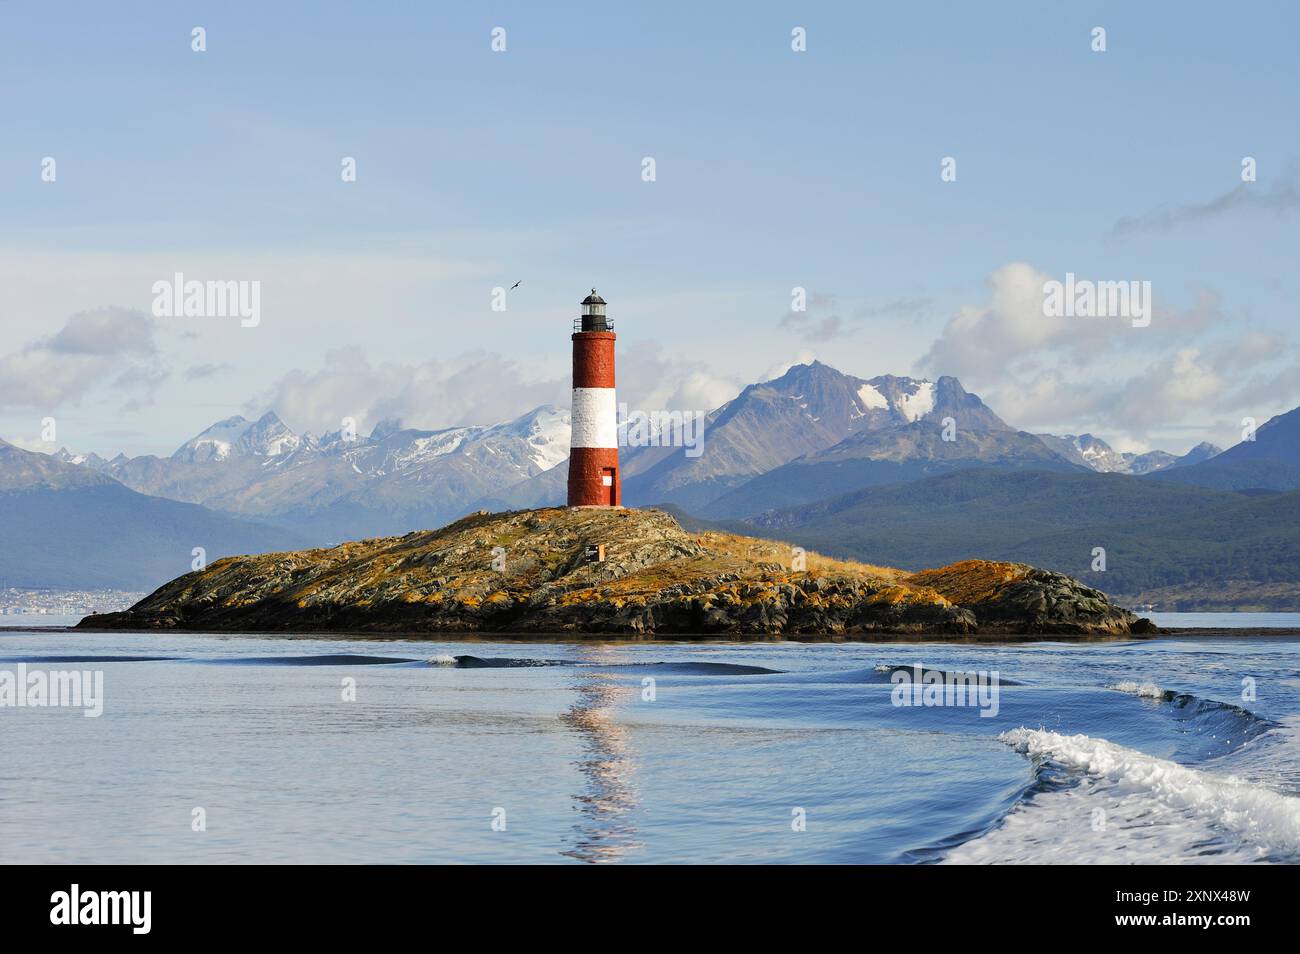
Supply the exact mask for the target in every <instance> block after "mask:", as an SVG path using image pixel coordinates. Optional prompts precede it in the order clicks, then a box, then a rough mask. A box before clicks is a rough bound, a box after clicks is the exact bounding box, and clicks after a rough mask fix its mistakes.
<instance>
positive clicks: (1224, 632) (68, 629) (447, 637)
mask: <svg viewBox="0 0 1300 954" xmlns="http://www.w3.org/2000/svg"><path fill="white" fill-rule="evenodd" d="M4 632H11V633H15V632H21V633H41V634H44V633H125V634H131V635H141V636H145V635H148V636H168V635H175V636H214V637H230V636H247V637H250V638H270V639H285V640H302V639H353V640H359V641H362V642H395V641H404V642H424V643H629V644H633V643H636V644H640V643H988V644H990V645H996V644H999V643H1034V642H1053V643H1057V642H1070V643H1113V642H1124V641H1132V640H1142V641H1146V640H1154V639H1188V638H1192V639H1224V638H1233V639H1236V638H1257V639H1269V638H1273V639H1278V638H1283V639H1285V638H1300V627H1295V626H1277V627H1270V626H1251V627H1242V628H1240V629H1233V628H1229V627H1212V626H1196V627H1191V626H1188V627H1162V628H1161V629H1160V631H1159V632H1158V633H1150V634H1142V635H1123V636H1110V635H1076V634H1060V633H1025V634H1022V635H1017V634H1014V633H1010V634H1009V633H988V634H974V635H969V636H962V635H954V634H952V633H879V634H865V633H863V634H854V635H851V636H844V635H827V636H817V635H810V634H798V635H781V634H773V635H752V636H739V635H737V634H735V633H719V634H716V635H710V634H706V633H702V634H693V635H692V634H686V633H671V634H670V633H665V634H664V635H663V637H662V638H659V637H655V636H650V637H639V636H635V635H630V636H620V635H618V634H614V633H589V634H575V633H552V634H546V633H516V634H511V633H491V632H475V633H467V632H447V633H430V632H429V631H427V630H416V631H412V632H386V633H376V632H357V631H355V630H331V629H322V630H313V631H310V632H304V631H297V632H275V631H265V630H263V631H256V630H249V631H246V632H235V631H221V632H204V631H202V630H190V629H117V628H112V629H109V628H105V629H94V628H90V627H79V626H0V633H4Z"/></svg>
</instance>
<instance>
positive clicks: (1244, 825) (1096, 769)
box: [999, 728, 1300, 858]
mask: <svg viewBox="0 0 1300 954" xmlns="http://www.w3.org/2000/svg"><path fill="white" fill-rule="evenodd" d="M999 738H1000V739H1001V740H1002V741H1003V742H1006V743H1007V744H1008V745H1010V746H1011V747H1012V748H1013V749H1015V750H1016V751H1017V752H1021V753H1024V754H1025V755H1028V756H1030V757H1031V758H1034V759H1036V760H1046V761H1050V762H1053V763H1055V764H1056V765H1058V766H1061V767H1062V768H1065V769H1067V770H1069V771H1073V772H1079V773H1083V774H1085V775H1087V776H1089V777H1090V778H1091V779H1093V780H1096V781H1098V782H1101V783H1104V784H1103V785H1102V786H1101V787H1100V788H1095V787H1094V788H1089V789H1086V790H1085V791H1090V792H1093V793H1095V794H1100V795H1102V796H1104V798H1103V799H1102V805H1100V806H1098V807H1103V806H1104V805H1105V803H1106V801H1107V800H1109V801H1110V802H1111V803H1112V804H1113V805H1114V806H1116V807H1121V806H1124V805H1126V804H1129V805H1131V804H1133V803H1136V804H1137V805H1139V806H1144V807H1145V808H1146V809H1148V810H1149V809H1150V808H1151V807H1152V806H1153V805H1154V806H1155V807H1157V808H1158V809H1161V810H1163V812H1162V813H1157V817H1161V818H1163V820H1164V821H1165V823H1166V824H1169V825H1176V826H1178V827H1179V828H1180V829H1181V830H1184V831H1186V830H1187V828H1188V826H1189V825H1190V826H1191V827H1192V828H1193V829H1196V831H1195V832H1194V837H1195V838H1201V839H1202V841H1201V843H1202V844H1203V843H1204V838H1205V830H1206V829H1210V830H1211V832H1210V836H1211V838H1212V836H1213V831H1214V830H1217V831H1219V832H1228V833H1231V834H1232V835H1233V836H1235V837H1236V838H1237V839H1240V840H1241V841H1242V842H1245V843H1248V844H1249V845H1251V846H1253V847H1254V848H1255V849H1257V851H1258V853H1259V854H1260V855H1261V856H1269V855H1272V856H1284V857H1288V858H1294V857H1295V856H1296V855H1297V854H1300V798H1297V797H1296V796H1294V795H1287V794H1283V793H1281V792H1277V791H1274V790H1272V789H1270V788H1268V787H1266V786H1264V785H1262V784H1260V783H1258V782H1252V781H1247V780H1245V779H1242V778H1239V777H1236V776H1232V775H1216V774H1213V773H1211V772H1208V771H1204V770H1202V769H1197V768H1191V767H1189V766H1186V765H1180V764H1178V763H1177V762H1171V761H1169V760H1167V759H1161V758H1156V757H1155V756H1152V755H1147V754H1146V753H1144V752H1139V751H1137V750H1135V749H1129V748H1125V747H1124V746H1122V745H1117V744H1115V743H1113V742H1109V741H1107V740H1106V739H1094V738H1091V737H1089V736H1086V735H1061V734H1059V733H1056V732H1051V731H1049V730H1046V729H1027V728H1019V729H1012V730H1011V731H1009V732H1004V733H1003V734H1002V735H1001V736H999ZM1029 804H1032V801H1031V803H1029ZM1032 810H1033V809H1032V807H1026V806H1024V805H1022V807H1021V808H1020V809H1018V811H1021V812H1030V811H1032ZM1123 814H1126V813H1123ZM1085 817H1086V816H1085ZM1080 821H1081V820H1080V819H1076V825H1078V824H1080ZM1147 823H1148V824H1150V823H1151V822H1150V819H1148V822H1147ZM1083 827H1089V826H1087V825H1086V824H1084V825H1083ZM1103 830H1104V829H1103ZM1225 850H1226V849H1225Z"/></svg>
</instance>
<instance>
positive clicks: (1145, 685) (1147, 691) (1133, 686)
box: [1106, 679, 1165, 699]
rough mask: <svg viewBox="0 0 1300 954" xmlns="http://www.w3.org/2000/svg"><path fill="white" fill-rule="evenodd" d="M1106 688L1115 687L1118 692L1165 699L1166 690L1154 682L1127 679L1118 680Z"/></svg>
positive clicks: (1146, 697)
mask: <svg viewBox="0 0 1300 954" xmlns="http://www.w3.org/2000/svg"><path fill="white" fill-rule="evenodd" d="M1106 688H1107V689H1114V690H1115V691H1116V692H1127V693H1128V694H1129V695H1130V696H1141V697H1142V698H1143V699H1163V698H1164V696H1165V691H1164V690H1163V689H1161V688H1160V687H1159V686H1157V685H1156V684H1155V683H1154V682H1133V681H1131V680H1127V679H1126V680H1125V681H1124V682H1117V683H1115V685H1113V686H1107V687H1106Z"/></svg>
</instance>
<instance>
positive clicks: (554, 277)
mask: <svg viewBox="0 0 1300 954" xmlns="http://www.w3.org/2000/svg"><path fill="white" fill-rule="evenodd" d="M196 27H202V28H203V31H204V41H205V44H204V45H205V46H206V49H204V50H202V51H196V50H195V49H193V45H194V38H193V30H194V28H196ZM1097 27H1101V28H1103V29H1104V30H1105V49H1104V51H1099V50H1095V49H1094V46H1096V45H1097V40H1096V38H1095V35H1094V30H1095V28H1097ZM1298 27H1300V8H1297V7H1296V5H1295V4H1293V3H1284V2H1264V3H1257V4H1251V5H1250V6H1249V7H1246V8H1233V7H1230V6H1228V5H1223V4H1210V3H1196V2H1192V3H1179V4H1177V5H1174V4H1133V3H1120V2H1116V3H1066V2H1043V0H1033V2H998V3H984V4H971V3H956V2H951V3H947V2H945V3H939V2H934V3H926V2H916V3H906V4H903V3H898V4H861V3H848V2H843V3H806V2H805V3H745V4H739V3H734V4H730V3H728V4H721V3H720V4H698V3H670V2H657V3H653V4H610V3H550V4H545V5H543V4H536V3H518V4H515V3H493V4H471V3H437V4H431V3H338V2H321V3H311V4H308V3H294V2H287V3H276V4H266V3H251V2H250V3H244V2H223V3H185V2H176V3H161V2H157V3H130V2H123V3H118V4H111V5H109V4H94V3H86V4H73V3H62V2H58V0H48V2H20V0H2V2H0V210H2V211H0V282H3V290H4V293H3V295H2V296H0V329H2V337H0V437H3V438H4V439H6V440H9V441H11V442H13V443H17V444H20V445H21V446H25V447H29V448H32V449H39V450H53V449H54V448H55V447H57V446H66V447H68V448H70V449H72V450H74V451H78V452H87V451H95V452H97V453H100V454H102V455H106V456H109V455H112V454H116V453H117V452H119V451H124V452H126V453H127V454H128V455H136V454H146V453H154V454H169V453H171V452H172V451H173V450H175V448H176V447H177V446H179V445H180V444H181V443H183V442H184V441H185V440H187V439H188V438H190V437H191V436H193V435H194V434H196V433H197V432H198V431H200V430H202V429H203V428H204V427H206V426H207V425H209V424H211V423H213V422H214V421H217V420H219V419H221V418H224V417H227V416H230V415H233V414H243V415H245V416H247V417H253V416H257V415H260V414H261V413H263V412H264V411H266V410H268V409H274V410H275V411H277V412H278V413H279V415H280V416H281V417H282V418H283V419H284V420H285V422H286V423H287V424H288V425H289V426H291V427H293V428H295V429H296V430H299V431H304V430H313V431H315V432H316V433H322V432H326V431H330V430H335V429H337V428H338V427H339V425H340V421H341V420H342V419H343V418H345V417H350V418H353V419H354V420H356V421H357V422H358V426H359V429H360V430H361V431H362V432H363V433H364V432H367V431H368V430H369V428H370V427H371V426H373V424H375V423H377V422H378V421H379V420H381V419H385V418H399V419H401V420H402V421H403V422H404V423H405V424H406V425H408V426H417V427H441V426H451V425H457V424H469V423H492V422H494V421H498V420H505V419H508V418H511V417H514V416H517V415H519V414H521V413H524V412H525V411H527V410H529V409H530V408H532V407H534V406H536V405H538V404H541V403H547V402H549V403H556V404H560V405H563V404H565V403H566V402H567V398H568V387H569V380H568V375H569V344H568V340H567V339H568V334H569V333H570V330H571V322H572V318H573V317H574V316H575V315H576V314H577V313H578V302H579V301H580V300H581V299H582V298H583V296H584V295H586V294H587V292H588V291H589V289H590V288H592V287H593V286H594V287H596V288H597V289H598V290H599V291H600V293H601V294H602V295H603V296H604V297H605V298H606V299H607V300H608V302H609V314H610V315H611V317H612V318H613V320H614V322H615V325H616V329H617V332H618V335H619V351H618V361H619V387H620V398H621V399H624V400H627V401H628V402H629V403H630V404H631V405H632V407H634V408H646V409H660V408H676V409H683V410H697V409H698V410H703V409H709V408H712V407H715V406H717V405H719V404H721V403H723V402H724V401H726V400H728V399H730V398H731V397H734V396H735V394H737V393H738V392H739V390H740V389H741V388H743V387H744V386H746V385H748V384H751V383H754V382H756V381H760V380H764V379H766V378H769V377H772V376H775V375H778V374H780V373H781V372H782V371H783V370H784V369H785V368H786V367H788V366H789V365H791V364H792V363H795V362H799V361H808V360H812V359H814V358H816V359H819V360H821V361H823V362H825V363H826V364H829V365H831V366H833V367H836V368H839V369H840V370H842V371H845V372H847V373H850V374H855V375H858V376H860V377H864V378H866V377H873V376H875V375H878V374H886V373H892V374H898V375H913V376H918V377H919V376H926V377H930V378H934V377H936V376H938V375H943V374H951V375H955V376H956V377H958V378H959V379H960V380H961V382H962V383H963V384H964V385H965V387H966V388H967V389H968V390H970V391H973V392H975V393H977V394H979V395H981V396H982V397H983V398H984V400H985V401H986V402H987V403H988V404H989V405H990V406H991V407H993V408H994V410H995V411H997V412H998V413H999V414H1000V415H1001V416H1002V417H1003V418H1004V419H1005V420H1007V421H1008V422H1009V423H1011V424H1013V425H1015V426H1017V427H1020V428H1023V429H1026V430H1032V431H1035V432H1049V431H1050V432H1052V433H1082V432H1085V431H1086V432H1090V433H1093V434H1095V435H1098V436H1100V437H1102V438H1104V439H1105V440H1107V441H1109V442H1110V443H1111V444H1112V445H1113V446H1115V447H1117V448H1119V449H1122V450H1145V449H1150V448H1153V447H1159V448H1161V449H1165V450H1169V451H1173V452H1182V451H1185V450H1187V449H1188V448H1189V447H1191V446H1192V445H1194V444H1196V443H1198V442H1199V441H1202V440H1210V441H1212V442H1214V443H1217V444H1219V445H1220V446H1228V445H1230V444H1233V443H1235V442H1236V441H1237V440H1239V439H1240V430H1241V421H1242V418H1244V417H1247V416H1249V417H1253V418H1255V419H1257V420H1258V421H1259V423H1263V421H1265V420H1267V419H1268V418H1269V417H1271V416H1273V415H1275V414H1278V413H1281V412H1283V411H1286V410H1289V409H1291V408H1292V407H1295V406H1296V405H1300V349H1298V342H1297V322H1296V306H1295V302H1296V300H1297V292H1300V287H1297V286H1298V285H1300V278H1298V277H1297V274H1296V272H1297V270H1296V254H1297V249H1298V248H1300V242H1298V241H1297V237H1298V236H1297V227H1298V225H1300V142H1298V141H1297V139H1298V136H1297V125H1296V119H1297V117H1298V116H1300V65H1298V64H1300V57H1297V56H1296V55H1295V53H1294V49H1293V47H1292V44H1293V38H1294V36H1295V34H1296V31H1297V28H1298ZM498 28H499V29H500V30H503V31H504V34H500V33H498V34H497V36H498V40H497V45H498V46H499V45H500V37H501V36H504V46H505V48H504V50H494V49H493V43H494V30H498ZM796 28H802V30H803V31H804V33H803V35H804V36H805V37H806V49H804V50H802V51H796V50H795V49H793V48H792V44H793V43H794V40H793V34H792V31H795V30H796ZM1246 157H1250V158H1251V159H1253V160H1254V165H1255V169H1256V177H1255V180H1254V181H1250V182H1245V181H1243V178H1242V168H1243V167H1242V164H1243V159H1245V158H1246ZM346 158H350V159H352V160H354V161H355V170H356V175H355V181H344V176H343V175H342V170H343V164H344V160H345V159H346ZM647 158H650V159H653V163H654V176H653V179H652V180H647V178H646V175H645V169H646V163H645V160H646V159H647ZM946 158H951V159H953V160H955V171H956V175H955V178H952V177H951V176H949V177H948V181H945V177H944V176H943V175H942V174H941V173H942V172H943V168H944V166H943V164H944V160H945V159H946ZM49 159H53V160H54V164H53V173H54V175H53V181H48V178H49V177H48V167H49V164H48V162H47V160H49ZM178 272H179V273H181V274H183V275H184V276H185V278H186V279H187V280H198V281H221V282H226V281H237V282H258V283H259V286H258V287H259V294H260V309H259V316H258V321H257V323H256V324H255V325H253V326H249V327H245V326H244V324H245V323H243V322H241V321H240V319H239V317H238V316H233V317H232V316H196V315H191V316H188V317H186V316H184V315H180V316H172V315H168V314H163V315H155V314H154V305H155V291H154V285H155V283H156V282H158V281H160V280H170V279H171V278H172V276H173V275H175V274H176V273H178ZM1067 273H1072V274H1074V275H1076V276H1077V277H1078V278H1081V279H1088V280H1094V281H1140V282H1145V281H1149V282H1150V283H1151V286H1150V287H1151V299H1152V302H1153V314H1152V320H1151V322H1150V324H1149V325H1147V326H1146V327H1135V326H1134V324H1133V323H1132V322H1130V321H1126V320H1123V319H1116V318H1102V319H1082V318H1076V319H1068V318H1067V319H1062V318H1055V319H1054V318H1048V317H1045V316H1044V314H1043V311H1042V301H1043V292H1042V287H1043V284H1044V283H1045V282H1047V281H1050V280H1054V279H1055V280H1064V278H1065V276H1066V274H1067ZM515 282H520V283H521V284H520V285H519V287H518V288H515V289H514V290H513V291H509V292H508V293H507V295H506V297H505V299H504V303H505V310H503V311H501V310H494V308H493V304H494V289H497V288H506V289H508V288H510V286H512V285H514V283H515ZM794 289H804V290H805V291H806V295H807V307H806V310H802V311H801V310H797V309H795V308H794V306H793V303H794V292H793V290H794ZM497 303H498V304H500V299H497ZM50 419H52V420H53V422H54V423H55V430H54V440H53V441H46V440H44V438H45V437H46V436H48V429H47V427H46V425H47V423H48V421H49V420H50Z"/></svg>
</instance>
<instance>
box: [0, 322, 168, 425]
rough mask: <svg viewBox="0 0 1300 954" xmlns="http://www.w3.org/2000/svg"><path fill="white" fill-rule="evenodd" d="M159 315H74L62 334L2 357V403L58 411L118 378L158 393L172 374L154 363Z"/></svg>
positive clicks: (2, 404)
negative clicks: (156, 320)
mask: <svg viewBox="0 0 1300 954" xmlns="http://www.w3.org/2000/svg"><path fill="white" fill-rule="evenodd" d="M156 329H157V326H156V324H155V322H154V321H153V319H151V318H149V317H148V316H146V315H143V314H141V313H140V312H137V311H131V310H129V309H124V308H101V309H97V310H95V311H91V312H82V313H79V314H76V315H73V316H72V317H71V318H69V319H68V321H67V322H66V323H65V324H64V326H63V328H61V329H60V330H59V331H58V332H57V333H55V334H54V335H52V336H50V337H48V338H41V339H37V340H36V341H32V342H29V343H28V344H27V345H25V346H23V347H22V348H20V349H19V350H18V351H14V352H11V353H10V354H7V355H2V356H0V407H36V408H44V409H48V410H55V409H57V408H58V407H59V406H60V405H61V404H64V403H77V402H79V401H80V400H81V399H82V398H84V397H85V395H86V394H87V393H88V392H89V391H90V390H91V389H92V388H94V387H95V386H97V385H99V384H101V383H105V382H107V381H108V380H109V379H110V378H113V379H114V380H115V381H116V383H117V384H118V385H119V386H123V387H139V388H142V389H143V390H145V391H152V390H153V389H154V388H156V387H157V386H158V384H159V383H161V381H162V379H163V378H165V377H166V372H165V371H163V370H162V369H160V368H159V367H157V365H156V364H155V363H153V361H152V357H153V355H154V354H155V352H156V350H157V349H156V347H155V344H154V334H155V331H156Z"/></svg>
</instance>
